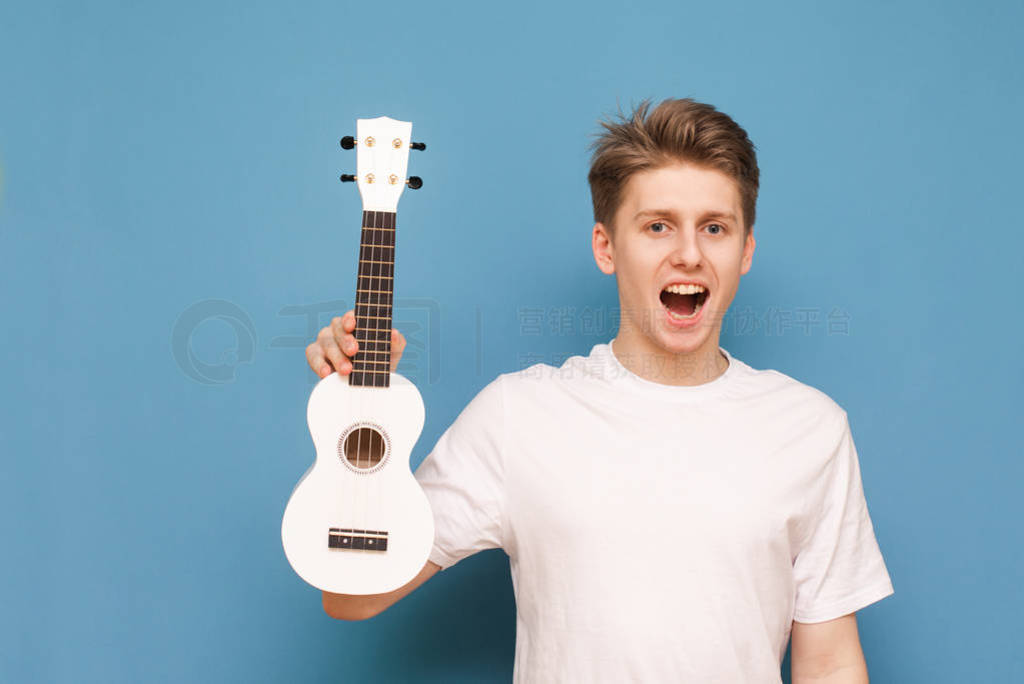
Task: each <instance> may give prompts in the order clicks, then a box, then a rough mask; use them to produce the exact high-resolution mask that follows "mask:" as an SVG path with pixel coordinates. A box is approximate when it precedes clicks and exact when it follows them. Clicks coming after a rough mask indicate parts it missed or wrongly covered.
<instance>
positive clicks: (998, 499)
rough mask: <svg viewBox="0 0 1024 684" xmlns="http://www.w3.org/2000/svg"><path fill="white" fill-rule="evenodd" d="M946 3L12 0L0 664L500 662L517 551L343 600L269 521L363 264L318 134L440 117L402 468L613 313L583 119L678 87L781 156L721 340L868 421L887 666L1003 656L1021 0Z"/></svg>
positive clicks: (409, 267) (1015, 454) (104, 669)
mask: <svg viewBox="0 0 1024 684" xmlns="http://www.w3.org/2000/svg"><path fill="white" fill-rule="evenodd" d="M961 5H962V3H952V2H944V3H936V2H914V3H889V2H884V3H883V2H859V3H849V2H847V3H833V4H829V5H825V4H823V3H816V2H798V3H785V4H784V5H778V4H766V3H757V2H746V1H743V2H727V3H692V2H648V3H643V4H642V5H640V6H636V7H630V6H627V5H625V4H622V3H600V2H587V3H578V4H575V5H570V4H562V3H551V2H520V3H517V4H514V5H513V4H506V5H490V6H489V5H485V4H481V3H477V2H465V3H428V2H417V3H411V2H392V3H348V4H343V3H329V4H328V3H319V4H316V3H314V4H307V5H304V6H301V7H299V6H295V7H285V6H284V4H283V3H267V2H252V3H246V4H242V3H237V4H232V5H228V4H223V5H208V4H206V3H180V2H179V3H174V4H173V5H170V4H169V5H167V6H164V7H162V8H160V7H154V6H151V7H145V6H143V5H142V4H140V3H127V2H125V3H109V2H95V3H71V2H67V3H62V4H53V3H49V2H37V3H32V4H29V3H5V4H4V6H3V9H0V60H2V63H3V65H4V66H3V69H2V72H3V73H2V76H0V83H2V88H0V97H2V100H0V102H2V106H0V169H2V180H0V183H2V185H0V227H2V235H0V279H2V280H0V283H2V292H3V297H4V300H3V320H4V331H3V336H2V340H0V345H2V352H3V359H4V362H5V364H4V365H5V378H4V383H3V385H4V392H3V400H2V401H3V404H2V409H3V411H2V415H3V419H2V421H3V422H2V429H3V449H4V454H3V461H2V463H3V466H2V468H3V471H2V482H0V502H2V503H0V506H2V509H0V513H2V516H0V532H2V534H3V539H4V546H3V548H4V551H3V562H2V565H0V587H2V588H0V592H2V593H0V600H2V612H3V619H2V621H0V643H2V644H3V647H2V648H0V680H4V681H81V682H85V681H88V682H92V681H97V682H100V681H102V682H128V681H143V680H145V681H225V682H229V681H230V682H242V681H309V680H318V681H319V680H330V679H335V680H339V681H360V680H363V679H364V678H365V679H369V680H373V681H397V680H404V681H408V680H415V681H438V682H442V681H443V682H458V681H508V680H509V679H510V677H511V671H512V658H513V645H514V616H515V613H514V601H513V596H512V588H511V584H510V581H509V574H508V564H507V559H506V557H505V556H504V554H503V553H502V552H500V551H491V552H487V553H483V554H479V555H477V556H474V557H473V558H470V559H467V560H466V561H464V562H462V563H460V564H459V565H458V566H456V567H454V568H452V569H451V570H448V571H445V572H444V573H441V574H439V575H437V576H436V577H435V578H434V579H432V580H431V581H430V582H429V583H428V584H427V585H425V587H423V588H422V589H420V590H418V591H417V592H415V593H414V594H413V595H411V596H410V597H409V598H407V599H405V600H403V601H402V602H400V603H399V604H397V605H396V606H395V607H393V608H392V609H390V610H388V611H387V612H385V613H384V614H382V615H381V616H379V617H377V618H375V619H373V620H371V621H369V622H364V623H345V622H338V621H334V620H331V619H330V618H328V617H327V616H326V615H325V614H324V613H323V612H321V607H320V598H319V593H318V592H316V591H315V590H313V589H311V588H310V587H308V586H306V585H305V584H303V583H302V582H301V581H300V580H299V578H298V577H297V576H296V575H294V574H293V572H292V571H291V569H290V568H289V566H288V564H287V562H286V560H285V558H284V555H283V552H282V549H281V543H280V537H279V526H280V519H281V514H282V512H283V509H284V505H285V503H286V501H287V498H288V495H289V494H290V492H291V489H292V487H293V485H294V484H295V482H296V480H297V479H298V477H299V476H300V475H301V473H302V472H303V471H304V470H305V468H306V467H307V465H308V464H309V463H310V462H311V461H312V458H313V450H312V443H311V442H310V440H309V436H308V434H307V431H306V426H305V404H306V399H307V396H308V392H309V390H310V389H311V387H312V384H313V381H314V377H313V374H312V373H311V372H310V371H309V369H308V368H307V367H306V362H305V358H304V353H303V347H304V346H305V344H306V342H307V341H308V340H309V339H311V337H312V333H313V332H314V331H315V329H316V327H317V326H318V325H322V324H324V323H326V322H327V320H328V319H329V317H330V316H331V315H332V314H335V313H340V312H341V311H344V310H345V309H346V308H348V306H350V302H351V298H352V292H353V287H354V284H355V248H356V244H357V241H358V223H359V212H360V208H361V204H360V202H359V197H358V193H357V191H356V189H355V187H353V186H351V185H346V186H342V185H341V184H340V183H338V181H337V175H338V174H339V173H341V172H353V171H354V169H355V154H354V153H353V152H345V151H342V150H341V149H340V148H339V147H338V145H337V140H338V138H339V137H340V136H342V135H346V134H353V133H354V132H355V130H354V129H355V119H356V118H358V117H373V116H378V115H383V114H387V115H390V116H392V117H395V118H399V119H405V120H411V121H413V122H414V125H413V133H414V135H413V138H414V139H416V140H424V141H426V142H427V143H428V150H427V151H426V152H425V153H414V155H413V157H412V158H411V161H410V173H413V174H417V175H420V176H423V178H424V180H425V185H424V188H423V189H422V190H420V191H418V192H416V193H412V192H407V193H406V194H405V195H404V196H403V198H402V203H401V205H400V208H399V213H400V216H399V227H400V230H399V239H398V256H397V259H398V265H399V266H398V280H397V287H396V306H397V309H396V316H395V319H396V322H397V323H398V324H399V326H400V327H403V329H404V330H405V331H406V332H407V334H408V336H409V339H410V346H409V351H408V353H407V358H406V359H405V361H403V366H402V368H401V371H402V372H404V373H405V374H406V375H408V376H409V377H411V378H412V379H413V380H414V381H415V382H416V383H417V385H418V386H419V388H420V390H421V391H422V393H423V395H424V399H425V402H426V406H427V423H426V427H425V429H424V433H423V436H422V438H421V440H420V442H419V444H418V446H417V448H416V450H415V452H414V453H413V457H412V462H413V465H416V464H418V463H419V462H420V461H421V460H422V459H423V458H424V456H426V454H427V453H428V452H429V450H430V448H431V447H432V446H433V444H434V443H435V441H436V439H437V438H438V437H439V436H440V434H441V432H442V431H443V430H444V429H445V428H446V427H447V426H448V425H449V424H450V423H451V421H452V420H453V419H454V418H455V417H456V415H458V413H459V411H460V410H461V409H462V407H463V406H464V405H465V404H466V402H467V401H468V400H469V399H470V398H471V397H472V396H473V395H474V394H475V393H476V392H477V391H478V390H479V389H480V388H481V387H482V386H483V385H484V384H486V383H487V382H488V381H490V380H491V379H492V378H493V377H494V376H495V375H496V374H498V373H500V372H505V371H511V370H516V369H518V368H520V367H522V366H523V365H527V364H532V363H534V362H536V361H538V360H542V361H546V362H548V363H560V362H561V360H562V359H564V358H565V357H566V356H568V355H570V354H585V353H587V352H588V351H589V350H590V348H591V346H592V345H593V344H596V343H598V342H605V341H607V340H608V339H610V338H611V337H613V336H614V332H615V331H614V327H613V326H612V325H611V323H610V320H611V316H610V314H611V312H612V311H613V309H614V307H615V306H616V305H617V300H616V295H615V286H614V281H613V279H612V278H609V277H605V276H603V275H601V274H600V272H599V271H598V270H597V268H596V267H595V266H594V264H593V260H592V257H591V253H590V246H589V239H590V228H591V215H590V204H589V193H588V188H587V185H586V171H587V149H586V146H587V143H588V141H589V137H588V136H589V135H590V134H592V133H594V132H595V131H596V130H597V126H596V121H597V119H598V118H599V117H602V116H606V115H609V114H612V113H614V112H615V111H616V109H617V107H618V106H620V105H621V107H622V108H623V109H628V108H630V107H631V106H632V105H633V104H635V103H636V102H638V101H639V100H640V99H642V98H644V97H652V98H655V99H656V100H658V99H661V98H664V97H685V96H692V97H695V98H697V99H699V100H702V101H706V102H710V103H712V104H714V105H716V106H717V107H718V108H720V109H721V110H723V111H725V112H726V113H728V114H730V115H731V116H733V117H734V118H735V119H736V120H737V121H738V122H739V123H740V124H741V125H742V126H744V127H745V128H746V129H747V131H748V132H749V134H750V136H751V138H752V139H753V140H754V142H755V143H756V144H757V147H758V150H759V161H760V165H761V171H762V178H763V184H762V191H761V199H760V203H759V211H758V222H757V225H756V228H755V235H756V236H757V237H758V248H757V252H756V254H755V257H754V267H753V270H752V271H751V273H750V274H749V275H748V276H747V277H745V278H744V280H743V282H742V284H741V287H740V291H739V294H738V296H737V299H736V301H735V303H734V305H733V310H732V311H733V312H734V313H735V314H736V316H735V317H733V318H727V319H726V329H725V332H724V334H723V346H725V347H726V348H727V349H729V350H730V351H731V352H732V353H733V354H735V355H736V356H738V357H739V358H742V359H743V360H745V361H746V362H747V363H749V364H751V365H753V366H754V367H761V368H776V369H779V370H781V371H783V372H785V373H788V374H790V375H792V376H794V377H796V378H798V379H800V380H802V381H804V382H807V383H809V384H812V385H814V386H816V387H819V388H820V389H822V390H823V391H825V392H826V393H828V394H829V395H831V396H832V397H833V398H834V399H835V400H836V401H838V402H839V403H840V405H842V406H843V407H844V408H845V409H846V410H847V411H848V413H849V416H850V421H851V425H852V427H853V431H854V436H855V439H856V443H857V447H858V451H859V453H860V458H861V467H862V474H863V479H864V486H865V491H866V495H867V498H868V502H869V505H870V509H871V513H872V518H873V521H874V524H875V530H876V534H877V537H878V540H879V543H880V546H881V548H882V551H883V553H884V555H885V558H886V562H887V564H888V568H889V571H890V573H891V575H892V578H893V582H894V585H895V587H896V594H895V595H894V596H893V597H891V598H888V599H885V600H884V601H881V602H879V603H877V604H875V605H873V606H870V607H868V608H867V609H865V610H863V611H862V612H861V613H860V614H859V625H860V630H861V639H862V643H863V646H864V651H865V654H866V657H867V660H868V664H869V669H870V671H871V674H872V677H873V680H875V681H879V682H887V681H899V682H961V681H991V682H1003V681H1011V680H1017V681H1020V680H1021V678H1024V660H1022V656H1021V651H1020V648H1019V647H1020V640H1021V632H1020V627H1019V625H1020V619H1019V616H1020V613H1021V611H1022V609H1024V601H1022V590H1021V585H1020V581H1019V578H1020V568H1021V563H1022V560H1024V553H1022V550H1021V549H1022V545H1021V532H1020V527H1019V523H1020V521H1021V520H1022V514H1024V506H1022V504H1021V498H1020V497H1019V496H1018V494H1019V489H1020V483H1021V476H1022V475H1024V467H1022V465H1021V458H1020V457H1021V449H1020V447H1019V446H1018V442H1017V439H1016V437H1017V429H1016V420H1015V416H1016V414H1017V413H1018V406H1019V399H1018V397H1019V387H1020V383H1021V381H1022V380H1024V365H1022V362H1021V357H1020V350H1021V347H1020V339H1021V334H1022V332H1024V327H1022V324H1021V318H1020V315H1019V314H1018V310H1017V302H1016V298H1015V297H1014V298H1013V299H1011V296H1012V295H1011V293H1013V292H1014V290H1015V289H1016V286H1017V283H1018V282H1019V277H1020V273H1021V267H1022V265H1024V264H1022V260H1021V257H1020V254H1021V250H1022V248H1024V237H1022V227H1024V226H1022V222H1021V219H1020V205H1019V202H1018V201H1017V200H1014V199H1013V198H1014V197H1019V193H1020V188H1019V186H1020V183H1021V177H1022V174H1021V171H1020V168H1021V167H1020V159H1021V154H1022V153H1024V144H1022V142H1024V140H1022V127H1021V125H1020V122H1021V121H1022V120H1024V100H1022V92H1024V90H1022V75H1021V64H1022V60H1021V54H1020V33H1019V29H1020V26H1021V22H1022V20H1024V5H1022V4H1021V3H1019V2H1003V3H981V4H975V5H973V6H972V7H970V8H968V7H966V6H961ZM310 312H312V313H310ZM798 321H806V322H807V325H806V326H805V327H804V326H799V325H795V323H796V322H798ZM204 364H205V365H204ZM784 669H785V670H786V671H787V672H788V663H786V664H785V668H784ZM787 678H788V675H787Z"/></svg>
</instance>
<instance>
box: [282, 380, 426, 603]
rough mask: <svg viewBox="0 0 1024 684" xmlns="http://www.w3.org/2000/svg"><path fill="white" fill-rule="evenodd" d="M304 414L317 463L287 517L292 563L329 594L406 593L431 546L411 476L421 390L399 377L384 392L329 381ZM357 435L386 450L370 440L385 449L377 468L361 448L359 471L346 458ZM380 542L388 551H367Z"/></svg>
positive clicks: (423, 508) (420, 493)
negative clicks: (372, 435)
mask: <svg viewBox="0 0 1024 684" xmlns="http://www.w3.org/2000/svg"><path fill="white" fill-rule="evenodd" d="M306 415H307V420H308V422H309V431H310V434H312V436H313V443H314V444H315V445H316V461H315V462H314V463H313V465H312V466H311V467H310V469H309V470H307V471H306V474H305V475H303V476H302V479H301V480H299V484H298V485H296V487H295V490H294V491H293V492H292V495H291V499H289V501H288V506H287V508H286V509H285V512H284V521H283V523H282V525H281V538H282V541H283V543H284V550H285V555H286V556H287V557H288V562H289V563H291V566H292V568H293V569H294V570H295V572H296V573H298V575H299V576H300V577H301V578H302V579H304V580H305V581H306V582H308V583H310V584H312V585H313V586H314V587H317V588H318V589H322V590H323V591H329V592H332V593H335V594H382V593H386V592H389V591H392V590H394V589H397V588H399V587H401V586H403V585H404V584H406V583H407V582H408V581H409V580H411V579H413V578H414V577H415V576H416V575H417V574H418V573H419V571H420V569H421V568H422V567H423V564H424V563H425V562H426V560H427V556H428V555H429V554H430V548H431V545H432V544H433V541H434V519H433V516H432V514H431V510H430V505H429V504H428V503H427V498H426V496H425V495H424V494H423V491H422V490H421V489H420V487H419V484H418V483H417V482H416V480H415V478H414V477H413V474H412V471H411V470H410V468H409V455H410V453H411V452H412V448H413V446H414V445H415V444H416V441H417V440H418V439H419V436H420V432H421V431H422V430H423V418H424V411H423V400H422V399H421V398H420V393H419V390H417V389H416V386H415V385H413V384H412V383H411V382H409V381H408V380H406V379H405V378H403V377H402V376H401V375H398V374H397V373H391V382H390V387H389V388H387V389H386V390H384V391H382V390H381V388H377V387H356V386H351V385H349V384H348V383H347V382H346V381H345V380H344V379H343V378H342V376H339V375H338V374H337V373H332V374H331V375H328V376H327V377H326V378H324V379H323V380H321V381H320V382H319V383H318V384H317V386H316V388H315V389H314V390H313V393H312V395H310V397H309V406H308V408H307V412H306ZM359 429H364V430H367V429H372V430H375V431H376V432H377V433H378V434H380V435H381V437H382V442H383V445H381V444H379V443H377V441H376V438H372V440H371V441H372V443H373V446H375V447H380V446H383V455H382V457H381V458H380V459H379V460H376V457H375V456H372V455H370V454H368V449H366V448H365V447H364V448H363V449H361V450H356V451H355V455H356V458H355V461H356V462H355V463H352V462H351V461H350V459H349V458H348V457H346V455H345V448H344V443H345V441H346V437H347V436H350V437H353V439H355V440H357V441H358V440H359V432H358V430H359ZM363 434H364V436H365V435H366V434H368V433H366V432H364V433H363ZM360 456H362V459H361V458H360ZM332 530H338V531H339V532H332ZM340 530H351V532H348V531H346V532H341V531H340ZM368 533H374V534H368ZM332 538H333V540H334V542H335V545H334V546H332V545H331V540H332ZM346 540H347V541H346ZM382 540H386V542H387V543H386V550H377V548H373V547H374V545H376V546H377V547H378V548H379V547H380V546H382V545H383V544H382ZM353 541H354V542H355V543H354V544H353V543H352V542H353ZM360 546H361V547H363V548H357V547H360ZM354 547H356V548H354Z"/></svg>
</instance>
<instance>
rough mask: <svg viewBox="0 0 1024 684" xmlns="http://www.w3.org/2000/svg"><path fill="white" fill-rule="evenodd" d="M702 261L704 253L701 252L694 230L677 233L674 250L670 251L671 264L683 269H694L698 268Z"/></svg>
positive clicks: (688, 229) (689, 229)
mask: <svg viewBox="0 0 1024 684" xmlns="http://www.w3.org/2000/svg"><path fill="white" fill-rule="evenodd" d="M703 260H704V253H703V252H702V251H701V245H700V240H698V239H697V231H696V229H692V228H687V229H683V230H680V231H678V232H677V233H676V244H675V248H674V249H673V251H672V263H673V264H675V265H677V266H683V267H685V268H695V267H697V266H700V265H701V262H702V261H703Z"/></svg>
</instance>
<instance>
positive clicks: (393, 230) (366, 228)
mask: <svg viewBox="0 0 1024 684" xmlns="http://www.w3.org/2000/svg"><path fill="white" fill-rule="evenodd" d="M363 230H389V231H391V232H392V233H393V232H395V229H394V228H374V227H373V226H363Z"/></svg>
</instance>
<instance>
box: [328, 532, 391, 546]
mask: <svg viewBox="0 0 1024 684" xmlns="http://www.w3.org/2000/svg"><path fill="white" fill-rule="evenodd" d="M327 547H328V548H331V549H356V550H360V551H387V550H388V533H387V532H383V531H380V530H356V529H347V528H341V527H332V528H331V529H330V531H329V532H328V534H327Z"/></svg>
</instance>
